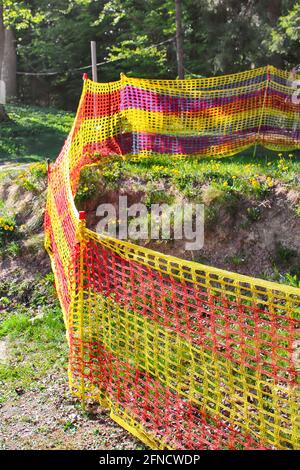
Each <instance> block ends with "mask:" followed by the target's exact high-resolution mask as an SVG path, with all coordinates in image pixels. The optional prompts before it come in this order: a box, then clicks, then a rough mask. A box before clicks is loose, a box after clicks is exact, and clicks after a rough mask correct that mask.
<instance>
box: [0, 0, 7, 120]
mask: <svg viewBox="0 0 300 470" xmlns="http://www.w3.org/2000/svg"><path fill="white" fill-rule="evenodd" d="M4 35H5V33H4V23H3V3H2V0H0V91H1V94H0V122H2V121H7V119H8V116H7V114H6V111H5V107H4V103H5V86H3V83H1V82H2V74H1V71H2V63H3V56H4ZM3 95H4V96H3Z"/></svg>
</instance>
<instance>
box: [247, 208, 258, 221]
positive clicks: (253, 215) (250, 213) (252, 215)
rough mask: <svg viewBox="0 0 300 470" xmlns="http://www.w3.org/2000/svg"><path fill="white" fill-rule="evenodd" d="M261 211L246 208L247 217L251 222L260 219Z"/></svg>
mask: <svg viewBox="0 0 300 470" xmlns="http://www.w3.org/2000/svg"><path fill="white" fill-rule="evenodd" d="M260 215H261V211H260V208H259V207H248V208H247V217H248V219H249V220H250V221H251V222H257V220H259V219H260Z"/></svg>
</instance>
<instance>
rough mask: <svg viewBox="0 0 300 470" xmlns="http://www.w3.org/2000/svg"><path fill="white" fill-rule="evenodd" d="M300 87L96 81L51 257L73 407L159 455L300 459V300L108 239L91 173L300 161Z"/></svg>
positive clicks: (61, 170)
mask: <svg viewBox="0 0 300 470" xmlns="http://www.w3.org/2000/svg"><path fill="white" fill-rule="evenodd" d="M293 92H294V89H293V88H292V84H291V76H290V75H289V74H288V73H286V72H283V71H280V70H276V69H275V68H273V67H264V68H260V69H256V70H251V71H248V72H242V73H239V74H235V75H228V76H222V77H215V78H205V79H196V80H186V81H184V80H183V81H180V80H178V81H176V80H174V81H164V80H140V79H136V78H128V77H125V76H122V77H121V80H120V81H117V82H113V83H106V84H100V83H94V82H91V81H90V80H87V79H86V80H85V81H84V87H83V93H82V97H81V100H80V104H79V108H78V112H77V115H76V118H75V121H74V124H73V127H72V130H71V132H70V134H69V136H68V138H67V140H66V142H65V145H64V147H63V149H62V151H61V154H60V155H59V157H58V159H57V160H56V162H55V164H54V165H53V166H52V168H51V171H49V187H48V196H47V208H46V215H45V232H46V247H47V249H48V252H49V254H50V257H51V261H52V266H53V270H54V273H55V279H56V287H57V292H58V295H59V299H60V302H61V305H62V308H63V312H64V318H65V323H66V327H67V333H68V341H69V345H70V354H69V378H70V386H71V389H72V391H73V393H74V394H75V395H77V396H78V397H80V398H82V399H85V398H91V399H96V400H98V401H99V402H100V403H102V404H103V406H107V407H108V408H109V409H110V412H111V416H112V418H113V419H115V420H116V421H117V422H118V423H120V424H121V425H122V426H123V427H124V428H126V429H128V430H129V431H130V432H132V433H133V434H134V435H136V436H137V437H139V438H140V439H141V440H143V441H144V442H145V443H147V444H148V445H150V446H151V447H153V448H157V449H163V448H166V449H257V448H259V449H268V448H271V449H272V448H276V449H299V447H300V446H299V427H300V423H299V401H300V400H299V389H300V381H299V357H298V356H299V352H298V350H297V348H298V347H299V344H300V327H299V321H300V289H297V288H293V287H288V286H284V285H280V284H275V283H270V282H266V281H263V280H259V279H254V278H251V277H246V276H242V275H238V274H235V273H231V272H227V271H222V270H220V269H215V268H212V267H208V266H204V265H201V264H197V263H193V262H189V261H184V260H180V259H178V258H175V257H172V256H167V255H163V254H161V253H157V252H155V251H151V250H148V249H146V248H143V247H140V246H137V245H134V244H131V243H129V242H125V241H121V240H117V239H113V238H110V237H108V236H105V235H103V234H102V235H101V234H97V233H94V232H92V231H90V230H89V229H87V228H86V226H85V221H84V220H81V221H80V220H79V216H78V212H77V210H76V207H75V205H74V196H75V193H76V189H77V185H78V179H79V175H80V171H81V169H82V168H83V167H85V166H86V165H93V164H95V163H97V164H98V163H99V162H103V161H106V160H107V159H112V158H124V157H126V156H132V155H135V156H138V157H141V158H142V157H143V156H147V155H151V154H156V153H165V154H168V155H170V158H172V157H173V156H176V155H186V156H187V157H189V156H192V155H203V156H206V155H216V156H225V155H230V154H233V153H236V152H239V151H241V150H243V149H245V148H247V147H249V146H251V145H253V144H256V143H258V144H261V145H264V146H266V147H268V148H272V149H280V150H283V149H285V150H287V149H294V148H299V144H300V135H299V131H298V128H299V111H300V107H299V105H297V104H294V103H293V100H292V99H291V97H292V94H293Z"/></svg>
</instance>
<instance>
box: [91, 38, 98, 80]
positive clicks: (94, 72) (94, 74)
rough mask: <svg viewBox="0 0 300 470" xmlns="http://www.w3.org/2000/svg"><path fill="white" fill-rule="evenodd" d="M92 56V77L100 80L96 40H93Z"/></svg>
mask: <svg viewBox="0 0 300 470" xmlns="http://www.w3.org/2000/svg"><path fill="white" fill-rule="evenodd" d="M91 57H92V77H93V81H94V82H98V74H97V54H96V41H91Z"/></svg>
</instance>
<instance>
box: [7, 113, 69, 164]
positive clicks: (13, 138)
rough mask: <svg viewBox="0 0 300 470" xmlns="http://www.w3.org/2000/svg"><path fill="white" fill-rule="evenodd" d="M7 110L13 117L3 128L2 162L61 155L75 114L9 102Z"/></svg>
mask: <svg viewBox="0 0 300 470" xmlns="http://www.w3.org/2000/svg"><path fill="white" fill-rule="evenodd" d="M7 111H8V114H9V117H10V121H8V122H6V123H2V124H1V129H0V132H1V138H0V165H4V164H7V163H10V164H11V163H16V164H17V163H27V162H36V161H44V160H45V159H47V158H50V159H51V160H54V159H55V158H56V157H57V155H58V154H59V152H60V149H61V147H62V146H63V143H64V141H65V139H66V136H67V134H68V131H69V129H70V127H71V125H72V121H73V118H74V116H73V115H72V114H70V113H65V112H63V111H58V110H54V109H48V108H36V107H29V106H14V105H9V106H7Z"/></svg>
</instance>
